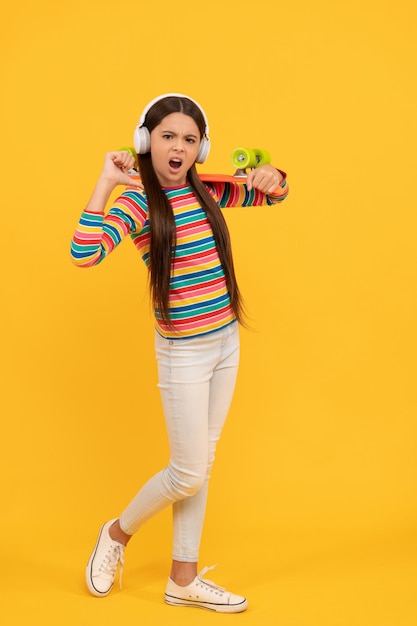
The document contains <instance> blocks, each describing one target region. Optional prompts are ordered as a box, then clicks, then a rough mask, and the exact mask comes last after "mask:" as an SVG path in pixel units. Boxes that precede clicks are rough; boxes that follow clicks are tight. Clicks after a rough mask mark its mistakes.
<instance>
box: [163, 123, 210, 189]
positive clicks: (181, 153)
mask: <svg viewBox="0 0 417 626" xmlns="http://www.w3.org/2000/svg"><path fill="white" fill-rule="evenodd" d="M199 147H200V131H199V130H198V126H197V124H196V123H195V121H194V120H193V118H192V117H190V116H189V115H184V113H171V114H170V115H167V116H166V117H164V119H163V120H162V122H161V123H160V124H159V125H158V126H156V127H155V128H154V129H153V131H152V132H151V158H152V164H153V167H154V170H155V172H156V175H157V177H158V180H159V182H160V184H161V185H162V187H178V186H180V185H184V184H185V183H186V180H187V172H188V170H189V169H190V167H191V166H192V165H193V163H195V160H196V158H197V153H198V149H199Z"/></svg>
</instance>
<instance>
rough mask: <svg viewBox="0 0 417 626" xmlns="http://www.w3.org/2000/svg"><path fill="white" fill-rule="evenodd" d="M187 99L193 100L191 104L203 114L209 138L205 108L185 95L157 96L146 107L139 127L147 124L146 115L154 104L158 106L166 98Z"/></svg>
mask: <svg viewBox="0 0 417 626" xmlns="http://www.w3.org/2000/svg"><path fill="white" fill-rule="evenodd" d="M171 97H172V98H186V99H187V100H191V102H193V103H194V104H195V105H196V107H198V108H199V109H200V111H201V114H202V116H203V118H204V123H205V126H206V127H205V129H204V133H205V135H206V136H207V137H208V134H209V125H208V120H207V116H206V114H205V113H204V109H203V107H202V106H201V105H200V104H199V103H198V102H197V100H193V98H190V96H186V95H185V94H183V93H164V94H162V96H157V97H156V98H154V99H153V100H151V101H150V102H149V103H148V104H147V105H146V107H145V108H144V110H143V112H142V115H141V116H140V120H139V123H138V126H139V127H140V126H143V124H144V123H145V119H146V115H147V113H148V111H149V109H151V108H152V107H153V105H154V104H156V103H157V102H159V101H160V100H163V99H164V98H171Z"/></svg>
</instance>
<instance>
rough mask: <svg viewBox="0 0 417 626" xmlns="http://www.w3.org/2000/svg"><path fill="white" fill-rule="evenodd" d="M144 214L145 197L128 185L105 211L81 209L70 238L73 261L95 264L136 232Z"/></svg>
mask: <svg viewBox="0 0 417 626" xmlns="http://www.w3.org/2000/svg"><path fill="white" fill-rule="evenodd" d="M146 217H147V208H146V200H145V199H144V197H143V196H142V195H141V194H140V193H138V192H137V191H136V190H135V191H133V190H131V189H127V190H126V191H125V192H123V193H122V195H121V196H119V198H117V200H116V201H115V202H114V204H113V206H112V208H111V209H110V211H109V212H108V213H107V215H104V213H93V212H90V211H83V213H82V214H81V217H80V221H79V222H78V226H77V228H76V230H75V233H74V236H73V238H72V241H71V258H72V261H73V263H74V264H75V265H77V266H78V267H91V266H92V265H98V264H99V263H101V261H103V260H104V259H105V258H106V256H108V255H109V254H110V253H111V252H112V251H113V250H114V249H115V248H116V247H117V246H118V245H119V243H120V242H121V241H122V240H123V239H124V238H125V237H126V236H127V235H132V234H134V233H139V232H140V231H141V229H142V227H143V225H144V223H145V221H146Z"/></svg>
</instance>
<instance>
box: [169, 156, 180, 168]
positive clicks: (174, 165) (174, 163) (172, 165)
mask: <svg viewBox="0 0 417 626" xmlns="http://www.w3.org/2000/svg"><path fill="white" fill-rule="evenodd" d="M181 165H182V161H181V159H171V160H170V162H169V167H170V168H171V169H173V170H179V169H180V167H181Z"/></svg>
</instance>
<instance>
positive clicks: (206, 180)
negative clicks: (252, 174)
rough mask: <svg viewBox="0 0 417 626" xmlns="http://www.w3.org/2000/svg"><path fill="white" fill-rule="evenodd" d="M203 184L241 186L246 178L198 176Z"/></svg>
mask: <svg viewBox="0 0 417 626" xmlns="http://www.w3.org/2000/svg"><path fill="white" fill-rule="evenodd" d="M198 176H199V178H200V179H201V180H202V181H203V183H235V184H238V185H239V184H240V185H243V184H244V183H246V176H231V175H230V174H199V175H198Z"/></svg>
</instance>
